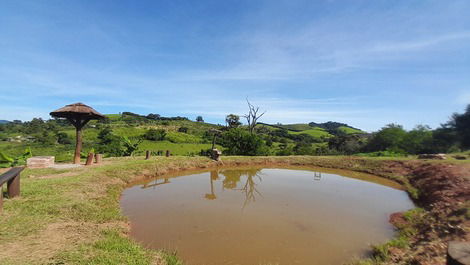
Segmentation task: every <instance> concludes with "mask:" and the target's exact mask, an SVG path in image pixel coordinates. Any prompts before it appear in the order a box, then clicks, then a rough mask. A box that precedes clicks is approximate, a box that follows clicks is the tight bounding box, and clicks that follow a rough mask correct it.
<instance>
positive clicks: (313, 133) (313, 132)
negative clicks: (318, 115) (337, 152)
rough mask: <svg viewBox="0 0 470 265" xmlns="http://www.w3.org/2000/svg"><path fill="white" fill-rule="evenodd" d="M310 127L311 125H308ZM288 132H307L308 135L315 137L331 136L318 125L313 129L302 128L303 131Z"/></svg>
mask: <svg viewBox="0 0 470 265" xmlns="http://www.w3.org/2000/svg"><path fill="white" fill-rule="evenodd" d="M310 128H312V127H310ZM289 133H290V134H308V135H310V136H313V137H315V138H320V137H331V136H332V135H331V134H329V133H328V132H327V131H326V130H324V129H322V128H319V127H315V128H313V129H309V130H304V131H300V132H293V131H289Z"/></svg>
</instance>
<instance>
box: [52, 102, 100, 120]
mask: <svg viewBox="0 0 470 265" xmlns="http://www.w3.org/2000/svg"><path fill="white" fill-rule="evenodd" d="M50 115H51V116H52V117H56V118H72V117H73V118H74V117H80V118H87V119H103V118H104V115H103V114H101V113H99V112H98V111H96V110H94V109H93V108H92V107H90V106H87V105H85V104H83V103H75V104H70V105H67V106H65V107H62V108H60V109H58V110H54V111H53V112H51V113H50Z"/></svg>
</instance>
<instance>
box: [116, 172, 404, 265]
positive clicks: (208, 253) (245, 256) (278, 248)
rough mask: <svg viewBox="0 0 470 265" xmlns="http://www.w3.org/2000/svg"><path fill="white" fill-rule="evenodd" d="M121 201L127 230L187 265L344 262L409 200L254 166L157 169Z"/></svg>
mask: <svg viewBox="0 0 470 265" xmlns="http://www.w3.org/2000/svg"><path fill="white" fill-rule="evenodd" d="M354 176H355V177H358V178H360V179H367V180H369V181H373V182H376V183H382V181H383V180H381V179H379V178H376V177H373V176H370V175H354ZM208 182H209V183H208ZM169 183H171V184H172V185H164V184H169ZM208 185H209V186H208ZM201 195H202V196H201ZM254 202H256V203H254ZM121 206H122V209H123V212H124V214H125V215H126V216H128V218H129V220H130V223H131V236H132V237H133V238H135V239H136V240H137V241H139V242H141V243H142V244H144V245H145V246H147V247H150V248H155V249H162V248H163V249H169V250H177V251H178V255H179V256H181V257H182V258H183V259H184V260H185V264H188V265H234V264H238V265H253V264H279V265H284V264H298V265H311V264H322V265H337V264H343V263H344V262H346V261H348V260H349V259H350V258H351V257H353V256H361V255H363V254H365V253H367V252H366V251H367V250H369V246H370V244H378V243H381V242H384V241H385V240H387V239H388V238H390V237H391V236H392V235H393V232H394V230H393V227H392V226H391V225H390V224H389V223H388V218H389V215H390V214H391V213H393V212H398V211H404V210H407V209H410V208H411V207H413V205H412V203H411V202H410V200H409V198H408V197H407V195H406V193H405V192H403V191H401V190H398V189H394V188H390V187H387V186H383V185H378V184H375V183H371V182H366V181H363V180H358V179H352V178H348V177H342V176H341V175H337V174H334V173H332V172H322V173H320V172H318V171H317V170H307V169H302V170H292V169H259V168H250V169H238V170H229V169H221V170H218V171H217V170H215V171H209V172H207V171H206V172H198V173H196V174H187V176H165V178H160V179H157V180H153V181H150V182H148V183H145V184H143V185H142V184H140V185H136V186H133V187H130V188H128V189H126V190H125V191H124V192H123V194H122V197H121ZM240 208H242V209H243V210H242V211H240Z"/></svg>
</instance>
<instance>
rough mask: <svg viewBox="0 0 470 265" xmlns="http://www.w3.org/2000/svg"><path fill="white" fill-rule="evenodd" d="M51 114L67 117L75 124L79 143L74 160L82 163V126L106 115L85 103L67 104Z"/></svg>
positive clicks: (76, 162) (57, 116)
mask: <svg viewBox="0 0 470 265" xmlns="http://www.w3.org/2000/svg"><path fill="white" fill-rule="evenodd" d="M50 115H51V116H52V117H55V118H65V119H67V120H68V121H69V122H70V123H72V125H73V126H75V129H76V133H77V142H76V143H77V144H76V146H75V156H74V159H73V162H74V163H75V164H80V152H81V150H82V128H83V126H85V125H86V124H87V123H88V122H89V121H90V120H99V119H104V118H105V117H104V115H103V114H101V113H99V112H98V111H96V110H94V109H93V108H92V107H90V106H87V105H85V104H83V103H75V104H70V105H67V106H65V107H63V108H60V109H58V110H55V111H53V112H51V113H50Z"/></svg>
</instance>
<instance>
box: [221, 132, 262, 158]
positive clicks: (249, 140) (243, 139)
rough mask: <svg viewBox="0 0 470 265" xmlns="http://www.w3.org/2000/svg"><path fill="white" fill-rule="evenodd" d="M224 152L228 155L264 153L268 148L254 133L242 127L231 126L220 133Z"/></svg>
mask: <svg viewBox="0 0 470 265" xmlns="http://www.w3.org/2000/svg"><path fill="white" fill-rule="evenodd" d="M222 145H223V146H224V147H225V148H226V149H225V150H224V153H226V154H229V155H248V156H256V155H266V154H267V153H268V148H267V147H266V145H265V143H264V142H263V140H262V139H261V138H260V137H259V136H258V135H255V134H251V133H250V132H248V131H246V130H244V129H242V128H233V129H230V130H228V131H226V132H225V133H223V134H222Z"/></svg>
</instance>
